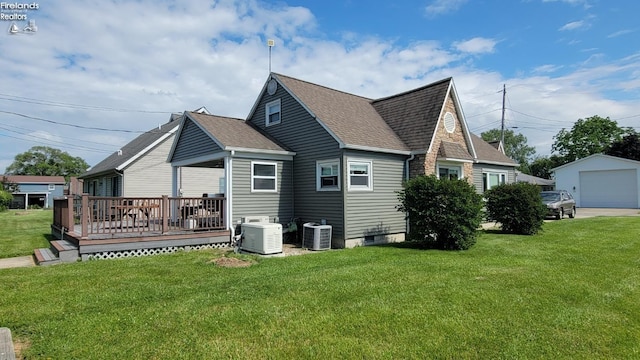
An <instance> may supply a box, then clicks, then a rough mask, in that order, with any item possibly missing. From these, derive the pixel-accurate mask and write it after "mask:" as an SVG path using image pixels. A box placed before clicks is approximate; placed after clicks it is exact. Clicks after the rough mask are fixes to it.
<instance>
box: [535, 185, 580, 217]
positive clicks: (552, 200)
mask: <svg viewBox="0 0 640 360" xmlns="http://www.w3.org/2000/svg"><path fill="white" fill-rule="evenodd" d="M540 196H541V197H542V202H543V203H544V204H545V205H547V209H548V210H549V212H548V216H554V217H555V218H556V219H558V220H561V219H562V218H563V217H564V216H565V215H569V217H570V218H572V219H573V218H574V217H575V216H576V201H575V200H574V199H573V196H571V193H569V192H568V191H566V190H555V191H543V192H541V193H540Z"/></svg>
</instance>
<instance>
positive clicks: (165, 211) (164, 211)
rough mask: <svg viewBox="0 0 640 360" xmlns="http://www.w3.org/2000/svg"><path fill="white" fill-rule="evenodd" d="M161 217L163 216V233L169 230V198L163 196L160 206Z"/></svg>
mask: <svg viewBox="0 0 640 360" xmlns="http://www.w3.org/2000/svg"><path fill="white" fill-rule="evenodd" d="M160 216H162V233H163V234H164V233H166V232H167V229H169V196H168V195H162V205H161V206H160Z"/></svg>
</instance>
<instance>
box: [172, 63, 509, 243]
mask: <svg viewBox="0 0 640 360" xmlns="http://www.w3.org/2000/svg"><path fill="white" fill-rule="evenodd" d="M479 141H480V142H481V144H482V145H484V146H486V147H487V148H486V149H485V148H484V147H483V149H482V150H483V151H481V152H480V154H481V156H480V157H479V156H478V153H477V151H476V149H475V143H476V142H477V140H474V138H473V137H472V135H471V134H470V132H469V130H468V128H467V124H466V121H465V120H464V116H463V113H462V109H461V106H460V101H459V99H458V96H457V93H456V90H455V86H454V84H453V80H452V79H451V78H449V79H444V80H442V81H439V82H436V83H433V84H430V85H427V86H424V87H421V88H418V89H415V90H411V91H407V92H404V93H401V94H397V95H393V96H390V97H386V98H382V99H368V98H364V97H361V96H357V95H353V94H348V93H345V92H341V91H338V90H334V89H331V88H327V87H324V86H320V85H316V84H312V83H309V82H306V81H302V80H298V79H294V78H291V77H288V76H284V75H280V74H275V73H272V74H271V75H270V77H269V79H268V80H267V82H266V83H265V85H264V87H263V89H262V91H261V93H260V95H259V97H258V99H257V100H256V102H255V104H254V106H253V108H252V110H251V111H250V113H249V115H248V117H247V119H246V120H241V119H232V118H226V117H220V116H212V115H207V114H198V113H194V112H185V114H184V116H183V120H182V124H181V127H180V129H179V130H178V134H177V136H176V139H175V141H174V144H173V147H172V149H171V152H170V154H169V161H170V162H171V164H172V166H173V167H174V178H176V175H175V172H176V171H177V169H178V168H180V167H188V166H215V167H222V168H224V171H225V176H224V178H225V180H224V181H225V188H226V189H227V192H226V196H227V209H226V211H225V214H226V216H227V217H228V221H227V223H228V224H236V223H237V222H240V221H242V219H243V218H245V217H247V216H253V215H269V216H270V218H271V219H272V220H273V221H276V222H283V223H286V222H289V221H290V220H291V219H293V218H299V219H301V220H302V221H303V222H322V221H323V220H324V221H326V223H327V224H329V225H332V230H333V232H332V243H333V246H334V247H352V246H357V245H366V244H374V243H383V242H392V241H401V240H403V239H404V236H405V233H406V219H405V215H404V214H403V213H401V212H398V211H397V205H398V193H397V192H398V191H400V190H402V183H403V181H404V180H406V179H408V178H409V177H410V176H416V175H420V174H436V175H437V176H439V177H447V178H460V179H463V178H466V179H467V181H469V182H470V183H476V182H477V183H478V184H480V183H481V182H482V181H483V180H482V179H483V175H482V174H483V173H486V174H487V177H488V178H491V175H490V174H493V171H494V170H495V171H497V172H499V174H504V178H503V179H502V181H512V180H513V178H514V176H513V170H514V168H515V166H516V164H515V163H513V162H512V161H510V160H509V159H508V158H506V157H505V156H504V155H503V154H500V153H499V152H498V151H497V150H496V149H495V148H493V147H491V145H489V144H487V143H484V142H483V141H482V140H479ZM487 149H490V150H487ZM484 150H487V151H486V152H485V151H484ZM492 152H493V153H492ZM495 153H498V155H502V156H497V155H496V154H495ZM476 166H477V167H478V169H479V170H478V171H479V172H478V174H479V175H477V176H479V177H478V178H477V179H476V174H474V168H475V167H476ZM485 170H486V171H485ZM509 174H511V175H509ZM498 180H499V181H500V179H498ZM486 181H489V180H486ZM488 184H489V185H488V186H489V187H490V186H491V183H488ZM176 186H177V185H176ZM476 186H477V187H478V190H479V192H481V190H482V189H483V187H482V186H481V185H480V186H479V185H476ZM231 230H233V229H231Z"/></svg>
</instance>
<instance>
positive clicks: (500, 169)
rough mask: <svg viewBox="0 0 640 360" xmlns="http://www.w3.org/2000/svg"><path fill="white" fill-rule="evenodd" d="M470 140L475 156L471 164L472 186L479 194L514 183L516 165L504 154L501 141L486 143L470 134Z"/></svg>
mask: <svg viewBox="0 0 640 360" xmlns="http://www.w3.org/2000/svg"><path fill="white" fill-rule="evenodd" d="M471 140H472V141H473V147H474V148H475V149H476V155H477V156H476V159H475V163H474V164H473V184H474V185H475V187H476V191H477V192H478V193H479V194H483V193H484V192H485V191H487V190H489V189H491V188H492V187H494V186H497V185H500V184H507V183H512V182H515V181H516V170H515V167H516V166H518V163H516V162H515V161H513V160H512V159H511V158H509V157H508V156H506V155H505V154H504V150H503V147H502V142H501V141H493V142H491V143H487V142H485V141H484V140H482V138H480V137H479V136H476V135H474V134H471Z"/></svg>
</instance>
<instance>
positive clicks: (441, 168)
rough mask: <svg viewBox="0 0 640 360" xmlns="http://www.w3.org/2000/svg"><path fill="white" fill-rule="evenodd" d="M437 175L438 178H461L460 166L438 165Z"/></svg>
mask: <svg viewBox="0 0 640 360" xmlns="http://www.w3.org/2000/svg"><path fill="white" fill-rule="evenodd" d="M438 177H439V178H440V179H449V180H458V179H461V178H462V168H461V167H460V166H451V165H438Z"/></svg>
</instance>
